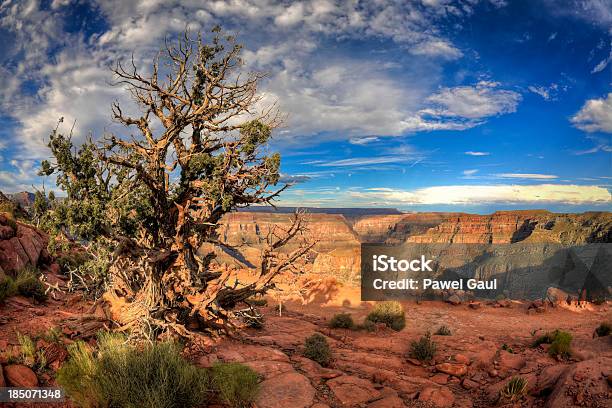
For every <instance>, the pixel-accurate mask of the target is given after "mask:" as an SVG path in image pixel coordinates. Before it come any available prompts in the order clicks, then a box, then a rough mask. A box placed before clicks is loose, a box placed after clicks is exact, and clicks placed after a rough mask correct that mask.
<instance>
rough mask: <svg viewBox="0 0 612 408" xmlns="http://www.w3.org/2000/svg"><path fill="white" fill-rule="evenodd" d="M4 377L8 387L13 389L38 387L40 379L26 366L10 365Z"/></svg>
mask: <svg viewBox="0 0 612 408" xmlns="http://www.w3.org/2000/svg"><path fill="white" fill-rule="evenodd" d="M4 376H5V377H6V382H7V383H8V385H10V386H13V387H23V388H32V387H38V378H37V377H36V374H34V371H32V370H31V369H30V368H29V367H26V366H24V365H18V364H14V365H8V366H6V367H4Z"/></svg>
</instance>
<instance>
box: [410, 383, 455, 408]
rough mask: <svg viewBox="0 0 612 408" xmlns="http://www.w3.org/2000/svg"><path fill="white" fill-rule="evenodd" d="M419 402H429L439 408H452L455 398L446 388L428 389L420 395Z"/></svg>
mask: <svg viewBox="0 0 612 408" xmlns="http://www.w3.org/2000/svg"><path fill="white" fill-rule="evenodd" d="M419 401H427V402H430V403H432V404H434V405H435V406H436V407H439V408H450V407H452V406H453V403H454V402H455V396H454V395H453V393H452V392H451V390H449V389H448V388H446V387H427V388H425V389H423V391H421V392H420V393H419Z"/></svg>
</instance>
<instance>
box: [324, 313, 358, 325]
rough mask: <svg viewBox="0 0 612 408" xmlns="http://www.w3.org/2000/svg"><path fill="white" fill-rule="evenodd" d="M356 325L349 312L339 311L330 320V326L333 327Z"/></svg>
mask: <svg viewBox="0 0 612 408" xmlns="http://www.w3.org/2000/svg"><path fill="white" fill-rule="evenodd" d="M354 325H355V323H354V322H353V318H352V317H351V315H350V314H348V313H338V314H337V315H334V317H332V319H331V320H330V321H329V327H331V328H332V329H352V328H353V326H354Z"/></svg>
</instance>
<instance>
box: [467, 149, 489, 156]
mask: <svg viewBox="0 0 612 408" xmlns="http://www.w3.org/2000/svg"><path fill="white" fill-rule="evenodd" d="M465 154H467V155H468V156H489V155H490V154H491V153H489V152H474V151H471V150H470V151H467V152H465Z"/></svg>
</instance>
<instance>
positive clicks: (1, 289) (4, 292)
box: [0, 276, 17, 303]
mask: <svg viewBox="0 0 612 408" xmlns="http://www.w3.org/2000/svg"><path fill="white" fill-rule="evenodd" d="M16 293H17V286H15V281H14V280H13V279H12V278H11V277H9V276H5V277H4V279H2V280H0V303H2V302H4V301H5V300H6V299H8V298H9V297H11V296H14V295H15V294H16Z"/></svg>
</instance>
